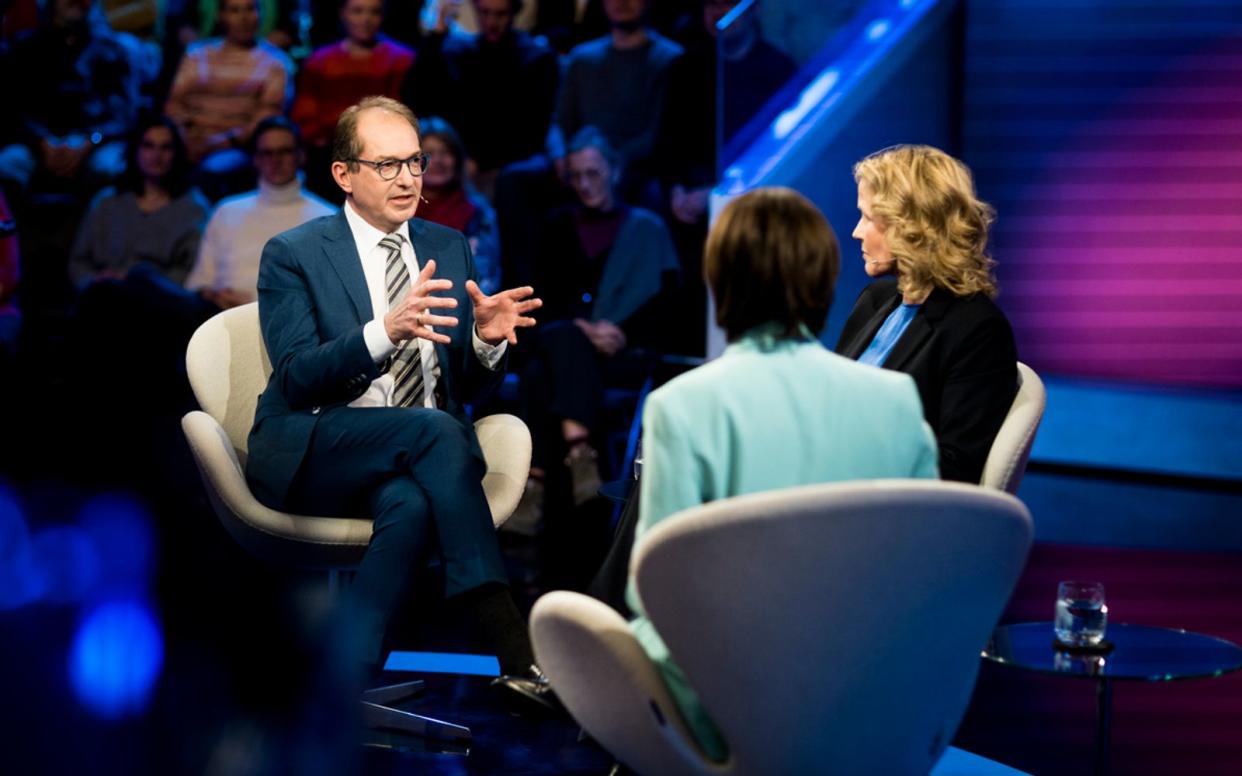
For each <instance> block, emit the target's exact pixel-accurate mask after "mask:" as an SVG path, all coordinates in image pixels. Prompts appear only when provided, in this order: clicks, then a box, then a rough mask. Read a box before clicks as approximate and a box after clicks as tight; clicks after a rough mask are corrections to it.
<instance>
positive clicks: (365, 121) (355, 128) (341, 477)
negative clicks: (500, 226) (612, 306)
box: [246, 97, 540, 675]
mask: <svg viewBox="0 0 1242 776" xmlns="http://www.w3.org/2000/svg"><path fill="white" fill-rule="evenodd" d="M332 158H333V162H332V175H333V178H334V179H335V180H336V182H337V184H338V185H339V186H340V187H341V189H342V190H343V191H344V192H345V205H344V206H343V208H342V211H341V212H340V213H338V214H336V215H332V216H326V217H323V218H319V219H316V220H314V221H310V222H308V223H306V224H304V225H302V226H300V227H297V228H296V229H292V230H290V231H287V232H284V233H282V234H280V235H277V236H276V237H274V238H272V240H271V241H270V242H268V243H267V246H266V247H265V248H264V249H263V258H262V262H261V265H260V270H259V284H258V291H259V318H260V322H261V325H262V328H263V339H264V342H265V343H266V345H267V351H268V354H269V355H270V357H271V361H272V367H273V371H272V376H271V379H270V381H269V382H268V385H267V388H266V390H264V392H263V395H262V396H261V397H260V398H259V404H258V409H257V410H256V412H255V421H254V427H253V429H252V430H251V432H250V457H249V460H248V461H247V464H246V476H247V479H248V480H249V481H250V485H251V487H252V489H253V490H254V493H255V494H256V495H257V496H258V498H259V500H260V501H262V502H264V503H265V504H268V505H269V506H271V507H273V508H277V509H282V510H287V511H292V512H297V513H301V514H310V515H341V514H366V515H369V516H370V517H371V518H372V519H373V525H374V527H373V532H372V537H371V543H370V546H369V547H368V548H367V552H366V555H365V556H364V557H363V559H362V562H361V564H360V566H359V568H358V575H357V578H356V580H355V583H354V585H353V587H352V588H351V594H352V596H353V604H354V606H355V609H356V615H357V617H356V625H357V631H356V632H357V636H358V639H359V641H360V645H359V646H360V648H361V656H362V659H363V662H364V664H366V665H367V666H368V667H369V668H371V669H374V668H375V667H377V666H378V665H379V661H380V657H381V644H382V640H383V635H384V630H385V627H386V625H387V623H388V620H389V618H390V617H391V616H392V613H393V611H394V610H395V608H396V607H397V604H398V602H399V599H400V596H401V593H402V592H403V590H404V589H405V588H406V587H407V585H408V584H409V583H410V581H411V578H412V577H413V575H414V574H415V573H416V572H417V571H418V570H419V569H420V568H421V567H422V566H423V565H424V560H425V557H426V556H427V555H428V554H429V553H430V552H432V551H437V552H438V553H439V555H440V557H441V558H442V559H443V564H444V573H445V578H446V579H445V595H446V596H447V597H451V598H456V599H458V600H462V601H463V602H465V603H466V604H467V605H468V606H470V607H471V608H473V609H474V611H475V613H476V615H477V616H478V618H479V620H480V623H481V625H482V626H483V629H484V631H485V634H486V635H487V636H488V639H489V641H490V642H491V645H492V647H493V648H494V649H495V650H496V652H497V653H498V656H499V658H500V662H501V667H502V669H503V670H504V672H505V673H506V674H522V675H527V674H528V672H529V671H530V670H531V667H532V663H533V658H532V655H531V649H530V641H529V637H528V635H527V631H526V625H525V622H524V621H523V619H522V617H521V614H520V613H519V612H518V610H517V607H516V606H515V605H514V603H513V599H512V597H511V596H510V594H509V588H508V581H507V577H506V575H505V570H504V565H503V563H502V561H501V557H500V551H499V549H498V547H497V544H496V537H495V532H494V530H493V528H492V520H491V513H490V511H489V508H488V505H487V500H486V498H485V497H484V493H483V487H482V484H481V481H482V478H483V474H484V471H485V466H484V461H483V456H482V452H481V451H480V449H479V443H478V440H477V439H476V438H475V436H474V431H473V427H472V426H471V424H470V421H469V419H468V418H467V416H466V413H465V410H464V402H465V401H466V400H468V399H470V398H472V397H474V396H476V395H478V394H479V393H480V392H481V391H485V390H487V389H488V388H490V387H493V386H495V385H496V384H497V383H499V381H500V380H501V378H502V373H503V368H502V367H503V361H504V355H505V350H506V346H507V345H509V344H516V342H517V329H518V328H522V327H528V326H531V325H533V324H534V320H533V319H531V318H530V317H528V315H529V313H531V312H532V311H534V310H535V309H536V308H538V307H539V305H540V302H539V300H538V299H535V298H532V296H531V295H532V293H533V292H532V289H531V288H529V287H525V288H518V289H513V290H511V291H502V292H500V293H497V294H495V295H494V296H486V295H484V294H483V292H482V291H480V290H479V287H478V285H477V284H476V282H475V278H476V273H475V269H474V265H473V262H472V259H471V255H470V249H469V248H468V247H467V244H466V240H465V238H464V237H463V236H462V235H461V233H459V232H456V231H453V230H451V229H446V228H443V227H440V226H436V225H435V224H431V223H428V222H426V221H423V220H421V219H414V218H413V216H414V211H415V210H416V209H417V207H418V203H419V200H420V193H421V190H422V177H421V176H422V171H423V169H424V168H425V167H426V164H427V157H426V155H425V154H423V152H422V150H421V142H420V138H419V129H418V121H417V120H416V119H415V118H414V115H413V113H411V112H410V110H409V109H408V108H406V107H405V106H404V105H402V104H401V103H399V102H396V101H395V100H391V99H388V98H383V97H370V98H367V99H364V100H363V101H362V102H360V103H359V104H358V105H355V106H353V107H351V108H349V109H347V110H346V111H345V112H344V113H343V114H342V115H341V119H340V121H339V122H338V124H337V130H336V139H335V143H334V147H333V157H332Z"/></svg>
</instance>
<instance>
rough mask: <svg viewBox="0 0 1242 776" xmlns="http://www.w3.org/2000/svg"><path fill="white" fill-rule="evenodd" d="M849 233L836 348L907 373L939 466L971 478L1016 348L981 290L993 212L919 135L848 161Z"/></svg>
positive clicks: (996, 418) (1002, 405)
mask: <svg viewBox="0 0 1242 776" xmlns="http://www.w3.org/2000/svg"><path fill="white" fill-rule="evenodd" d="M854 180H855V181H856V182H857V183H858V210H859V212H860V213H861V217H860V218H859V219H858V225H857V226H855V227H854V239H856V240H858V241H859V242H860V243H861V244H862V258H863V267H864V271H865V272H866V273H867V275H868V276H869V277H873V278H880V280H878V281H877V282H875V283H873V284H871V285H870V286H868V287H867V288H866V289H865V290H864V291H863V293H862V295H861V296H859V298H858V301H857V302H856V303H855V305H854V310H853V312H851V313H850V317H849V319H848V320H847V321H846V323H845V328H844V330H843V331H842V332H841V338H840V340H839V341H838V342H837V348H836V350H837V352H838V353H841V354H842V355H845V356H849V357H850V358H854V359H857V360H859V361H862V362H863V363H867V364H874V365H876V366H882V367H884V368H885V369H895V370H898V371H901V372H905V373H907V374H909V375H910V376H912V377H913V378H914V381H915V383H916V384H917V385H918V388H919V396H920V397H921V398H922V401H923V414H924V416H925V417H926V418H927V422H928V423H929V424H930V425H931V427H932V430H933V431H935V433H936V439H937V440H938V442H939V447H940V475H941V477H943V478H944V479H946V480H960V481H963V482H979V480H980V478H981V477H982V475H983V464H984V463H985V461H986V460H987V455H988V451H989V450H990V449H991V446H992V441H993V440H994V439H995V438H996V432H997V431H998V430H999V429H1000V427H1001V423H1003V422H1004V420H1005V415H1006V413H1007V412H1008V411H1009V406H1010V404H1011V403H1012V402H1013V398H1014V396H1015V395H1016V394H1017V390H1018V387H1017V386H1018V372H1017V361H1018V354H1017V348H1016V347H1015V345H1014V338H1013V330H1012V329H1011V328H1010V326H1009V321H1008V319H1006V318H1005V314H1004V313H1003V312H1001V310H1000V308H999V307H997V306H996V303H995V302H993V301H992V299H993V297H995V296H996V278H995V277H994V276H993V274H992V268H993V266H995V262H994V261H992V259H991V258H990V257H989V256H988V254H987V252H986V249H987V241H988V227H989V226H990V225H991V224H992V222H993V220H995V211H993V209H992V208H991V206H989V205H988V204H987V203H986V202H983V201H981V200H980V199H979V198H978V197H977V195H976V194H975V185H974V181H973V179H972V177H971V174H970V170H969V169H968V168H967V167H966V165H964V164H962V163H961V162H960V161H958V160H957V159H954V158H953V157H951V156H949V155H948V154H946V153H945V152H943V151H940V150H938V149H935V148H931V147H929V146H918V145H903V146H895V147H893V148H888V149H885V150H883V151H879V152H877V153H875V154H872V155H871V156H868V157H867V158H866V159H863V160H862V161H861V162H859V163H858V164H856V165H855V166H854Z"/></svg>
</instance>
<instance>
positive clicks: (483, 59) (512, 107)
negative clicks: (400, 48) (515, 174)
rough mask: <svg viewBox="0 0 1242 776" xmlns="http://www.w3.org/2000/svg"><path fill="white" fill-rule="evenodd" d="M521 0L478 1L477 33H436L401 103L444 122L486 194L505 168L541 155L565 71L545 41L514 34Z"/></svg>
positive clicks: (421, 55) (426, 44) (474, 4)
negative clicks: (457, 135) (452, 130)
mask: <svg viewBox="0 0 1242 776" xmlns="http://www.w3.org/2000/svg"><path fill="white" fill-rule="evenodd" d="M520 5H521V0H472V4H471V5H470V7H471V8H473V9H474V12H475V14H476V16H477V17H478V20H479V32H478V33H475V34H468V33H453V34H447V33H446V32H445V31H444V30H443V29H441V28H437V29H436V30H435V32H433V34H432V35H430V36H429V37H428V38H427V39H426V40H425V41H424V42H423V45H422V46H421V47H420V48H419V57H418V61H417V62H415V64H414V67H413V69H411V71H410V74H409V76H408V77H407V78H406V82H405V86H404V87H403V88H402V99H403V100H404V102H405V103H406V104H407V105H410V106H411V107H413V108H414V110H415V112H416V113H418V114H419V115H424V116H432V115H434V116H443V117H444V118H445V120H447V121H448V122H449V123H450V124H452V125H453V126H454V127H455V128H457V130H458V131H459V132H460V133H461V137H462V140H463V142H464V143H465V146H466V148H467V149H469V151H470V159H469V163H470V164H471V165H472V166H473V168H474V169H473V170H472V171H471V178H472V180H474V181H475V183H476V185H478V186H479V187H480V189H481V191H483V193H484V194H485V195H489V196H490V195H491V193H492V191H493V188H494V186H493V179H494V178H495V176H496V174H497V173H498V172H499V171H500V169H501V168H502V167H504V166H505V165H507V164H511V163H513V162H518V161H521V160H523V159H528V158H530V157H531V156H534V155H535V154H538V153H539V152H540V151H542V150H543V143H544V139H545V138H546V137H547V134H548V125H549V123H550V122H551V120H552V107H553V104H554V102H555V99H556V86H557V80H558V78H559V75H560V73H559V69H558V64H557V61H556V55H555V54H554V53H553V52H552V50H551V49H549V48H548V47H547V45H546V44H544V43H543V42H542V41H540V40H538V39H536V38H533V37H531V36H530V35H529V34H528V33H525V32H522V31H520V30H515V29H514V28H513V19H514V13H515V10H516V9H517V8H518V7H519V6H520Z"/></svg>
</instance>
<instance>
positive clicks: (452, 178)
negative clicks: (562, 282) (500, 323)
mask: <svg viewBox="0 0 1242 776" xmlns="http://www.w3.org/2000/svg"><path fill="white" fill-rule="evenodd" d="M420 124H421V127H422V138H423V153H425V154H427V157H428V159H427V170H426V172H424V173H423V206H422V208H420V212H421V213H422V214H423V215H422V217H423V218H425V219H427V220H428V221H430V222H432V223H433V224H440V225H441V226H447V227H448V228H450V229H456V230H457V231H459V232H461V233H462V234H464V235H466V241H467V242H468V243H470V253H471V254H473V255H474V268H475V271H476V272H477V273H478V275H479V288H481V289H483V293H485V294H494V293H496V292H497V291H499V290H500V255H499V254H500V235H499V234H498V233H497V231H496V213H495V212H494V211H493V210H492V206H491V205H490V204H489V203H488V201H487V200H486V199H484V198H483V197H482V196H480V195H479V194H478V193H477V192H476V191H475V190H474V187H473V186H472V185H471V183H470V180H469V179H468V177H467V175H466V164H465V161H466V150H465V148H464V147H463V145H462V142H461V138H459V137H458V136H457V132H456V130H454V129H453V127H452V126H451V125H450V124H449V123H448V122H447V121H445V120H444V119H442V118H439V117H437V116H432V117H430V118H427V119H424V120H423V121H422V122H420Z"/></svg>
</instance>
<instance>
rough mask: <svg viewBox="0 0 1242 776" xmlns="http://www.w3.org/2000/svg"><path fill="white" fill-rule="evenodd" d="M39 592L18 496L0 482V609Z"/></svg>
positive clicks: (16, 605)
mask: <svg viewBox="0 0 1242 776" xmlns="http://www.w3.org/2000/svg"><path fill="white" fill-rule="evenodd" d="M38 595H39V581H38V578H37V573H36V567H35V563H34V554H33V552H32V551H31V547H30V530H29V529H28V528H27V526H26V518H25V516H24V515H23V514H22V510H21V505H20V504H19V503H18V501H17V496H16V494H15V493H13V491H12V490H11V489H10V488H8V487H7V486H4V485H0V610H3V609H15V608H17V607H19V606H22V605H24V604H27V603H30V602H31V601H32V600H34V599H35V598H37V597H38Z"/></svg>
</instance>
